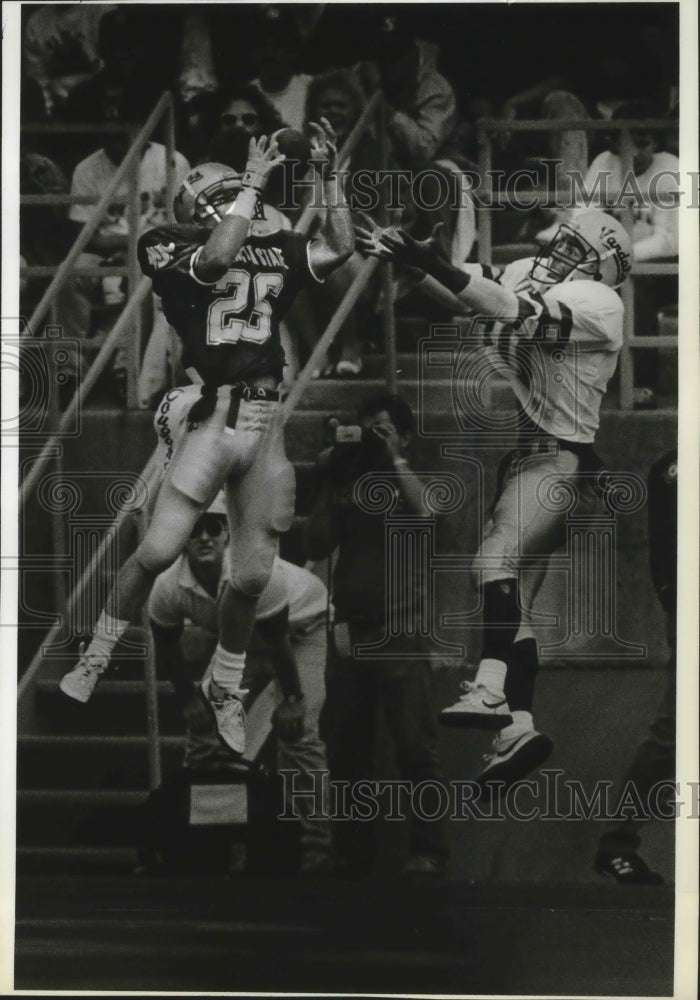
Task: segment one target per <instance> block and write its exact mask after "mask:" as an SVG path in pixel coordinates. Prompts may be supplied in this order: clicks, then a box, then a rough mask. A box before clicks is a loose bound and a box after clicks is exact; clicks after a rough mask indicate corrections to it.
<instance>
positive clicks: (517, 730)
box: [498, 709, 535, 740]
mask: <svg viewBox="0 0 700 1000" xmlns="http://www.w3.org/2000/svg"><path fill="white" fill-rule="evenodd" d="M510 714H511V715H512V716H513V721H512V722H511V724H510V725H509V726H505V727H504V728H503V729H501V730H500V732H499V734H498V739H506V740H507V739H510V738H511V737H512V736H522V735H523V733H529V732H530V731H531V730H533V729H534V728H535V724H534V722H533V720H532V715H531V714H530V713H529V712H522V711H519V710H518V709H516V710H515V711H512V710H511V713H510Z"/></svg>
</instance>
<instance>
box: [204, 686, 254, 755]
mask: <svg viewBox="0 0 700 1000" xmlns="http://www.w3.org/2000/svg"><path fill="white" fill-rule="evenodd" d="M200 693H201V696H202V698H203V699H204V703H205V705H207V706H208V708H209V709H210V710H211V712H212V714H213V716H214V720H215V722H216V728H217V731H218V734H219V739H220V740H221V741H222V743H224V744H225V745H226V746H227V747H229V749H231V750H233V752H234V753H236V754H242V753H244V751H245V709H244V708H243V701H242V698H243V695H244V694H245V693H246V692H244V691H225V690H224V689H223V688H222V687H219V685H218V684H216V683H215V682H214V681H213V680H212V678H211V677H206V678H205V679H204V680H203V681H202V686H201V688H200Z"/></svg>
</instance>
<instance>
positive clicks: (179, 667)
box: [149, 498, 332, 875]
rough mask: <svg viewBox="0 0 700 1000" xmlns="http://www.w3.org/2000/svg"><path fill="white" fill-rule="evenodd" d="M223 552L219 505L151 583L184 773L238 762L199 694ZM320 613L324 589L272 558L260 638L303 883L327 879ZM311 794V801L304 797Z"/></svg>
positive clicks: (214, 627) (214, 630)
mask: <svg viewBox="0 0 700 1000" xmlns="http://www.w3.org/2000/svg"><path fill="white" fill-rule="evenodd" d="M227 544H228V527H227V523H226V515H225V507H224V504H223V500H222V499H221V498H217V500H216V501H215V502H214V504H213V505H212V507H211V508H210V510H209V511H208V512H207V513H205V514H203V515H202V516H201V517H200V519H199V521H198V522H197V524H196V525H195V526H194V529H193V531H192V536H191V538H190V540H189V542H188V543H187V545H186V547H185V551H184V553H183V554H182V555H181V556H180V557H179V559H178V560H177V561H176V562H175V563H174V564H173V565H172V566H171V567H170V569H168V570H166V571H165V573H162V574H161V575H160V576H159V577H158V579H157V580H156V582H155V586H154V588H153V592H152V594H151V598H150V603H149V615H150V621H151V629H152V632H153V638H154V642H155V655H156V666H157V668H158V669H159V670H162V671H163V672H164V673H165V674H166V675H168V676H169V677H170V679H171V681H172V683H173V686H174V687H175V690H176V692H177V694H178V696H179V700H180V702H181V706H182V711H183V714H184V716H185V723H186V727H187V742H186V748H185V766H186V767H190V768H196V767H199V768H212V767H226V765H227V764H229V765H230V764H231V762H232V761H235V760H236V758H235V757H233V756H232V754H231V753H230V751H226V752H225V751H224V749H223V748H222V746H221V743H220V741H219V738H218V733H217V728H216V724H215V722H214V719H213V717H212V715H211V711H210V709H209V708H207V707H206V706H205V704H204V701H203V700H202V698H201V697H200V696H199V693H198V688H197V685H198V683H199V681H200V680H201V675H202V671H203V669H204V667H205V666H206V664H207V662H208V659H209V655H210V653H211V650H212V648H213V646H214V645H215V644H216V640H217V634H218V614H217V599H218V595H219V594H220V592H221V589H222V587H223V584H224V582H225V580H226V575H227V568H226V565H225V551H226V546H227ZM326 607H327V593H326V588H325V587H324V586H323V584H322V583H321V581H320V580H319V579H318V577H316V576H314V574H313V573H310V572H309V571H308V570H305V569H302V568H301V567H300V566H294V565H293V564H292V563H289V562H285V561H284V560H283V559H277V558H276V559H275V564H274V567H273V571H272V577H271V579H270V582H269V583H268V585H267V587H266V588H265V590H264V591H263V593H262V595H261V596H260V600H259V602H258V609H257V619H256V631H257V633H258V638H262V640H263V641H264V642H265V643H266V644H267V647H268V648H269V651H270V653H271V656H272V663H273V668H274V670H275V676H276V680H277V685H276V686H277V694H276V701H277V708H276V710H275V715H274V721H275V726H276V729H277V739H278V765H279V767H280V769H285V770H289V771H292V772H294V773H293V775H292V776H288V777H291V778H292V780H287V781H285V790H286V792H287V795H288V807H289V811H290V812H294V813H295V814H297V815H299V818H300V825H301V846H302V856H301V862H300V867H299V873H300V874H305V875H311V874H324V873H326V872H328V871H330V870H331V867H332V855H331V838H330V828H329V823H328V819H327V818H326V819H323V818H319V819H316V818H312V814H313V813H314V812H315V811H316V802H318V803H319V804H322V803H323V797H322V791H323V783H322V777H323V775H324V773H325V771H326V769H327V764H326V752H325V747H324V744H323V742H322V740H321V738H320V736H319V731H318V720H319V714H320V711H321V706H322V705H323V701H324V696H325V687H324V667H325V661H326V630H325V620H326ZM195 629H196V630H197V634H195V635H193V634H192V633H193V632H194V631H195ZM187 633H189V635H188V634H187ZM316 782H317V783H316ZM315 789H318V790H319V794H318V796H317V797H316V798H314V795H313V794H308V795H306V796H304V795H303V794H300V793H303V792H308V793H313V792H314V791H315ZM293 792H296V797H295V798H293V799H292V798H291V795H292V793H293Z"/></svg>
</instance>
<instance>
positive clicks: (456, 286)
mask: <svg viewBox="0 0 700 1000" xmlns="http://www.w3.org/2000/svg"><path fill="white" fill-rule="evenodd" d="M424 269H425V271H426V273H427V274H429V275H431V277H433V278H435V280H436V281H439V282H440V284H441V285H443V286H444V287H445V288H447V289H448V290H449V291H450V292H452V293H453V294H454V295H459V293H460V292H463V291H464V289H465V288H466V287H467V285H468V284H469V282H470V281H471V280H472V279H471V275H469V274H466V273H465V272H464V271H460V270H459V268H456V267H453V265H452V264H448V263H447V261H445V260H442V259H441V258H440V257H434V258H432V259H431V260H429V261H426V263H425V265H424Z"/></svg>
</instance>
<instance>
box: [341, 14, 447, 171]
mask: <svg viewBox="0 0 700 1000" xmlns="http://www.w3.org/2000/svg"><path fill="white" fill-rule="evenodd" d="M437 55H438V50H437V46H435V45H434V44H432V43H430V42H425V41H421V40H416V39H415V38H414V37H413V36H412V35H411V34H410V30H409V28H408V25H407V23H406V20H405V17H403V16H402V15H401V14H400V13H398V12H397V13H390V14H387V15H386V16H384V17H383V18H382V19H381V22H380V25H379V31H378V33H377V45H376V57H375V61H374V62H370V63H360V65H359V66H358V67H357V73H358V76H359V79H360V82H361V83H362V85H363V87H364V89H365V91H366V92H368V93H371V92H372V91H374V90H376V89H377V87H381V89H382V90H383V91H384V95H385V97H386V99H387V102H388V105H389V115H388V122H387V127H388V131H389V136H390V140H391V144H392V148H393V152H394V156H395V159H396V160H397V162H398V163H399V164H400V165H401V166H403V167H410V166H412V165H414V164H416V163H421V162H424V161H426V160H432V159H434V158H435V156H436V155H437V154H438V153H439V152H440V148H441V147H442V145H443V144H444V143H445V142H446V141H447V139H448V138H449V137H450V135H451V133H452V131H453V130H454V128H455V126H456V125H457V105H456V101H455V95H454V91H453V89H452V85H451V84H450V83H449V82H448V81H447V80H446V79H445V77H444V76H443V75H442V74H441V73H439V72H438V69H437V65H436V64H437Z"/></svg>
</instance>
